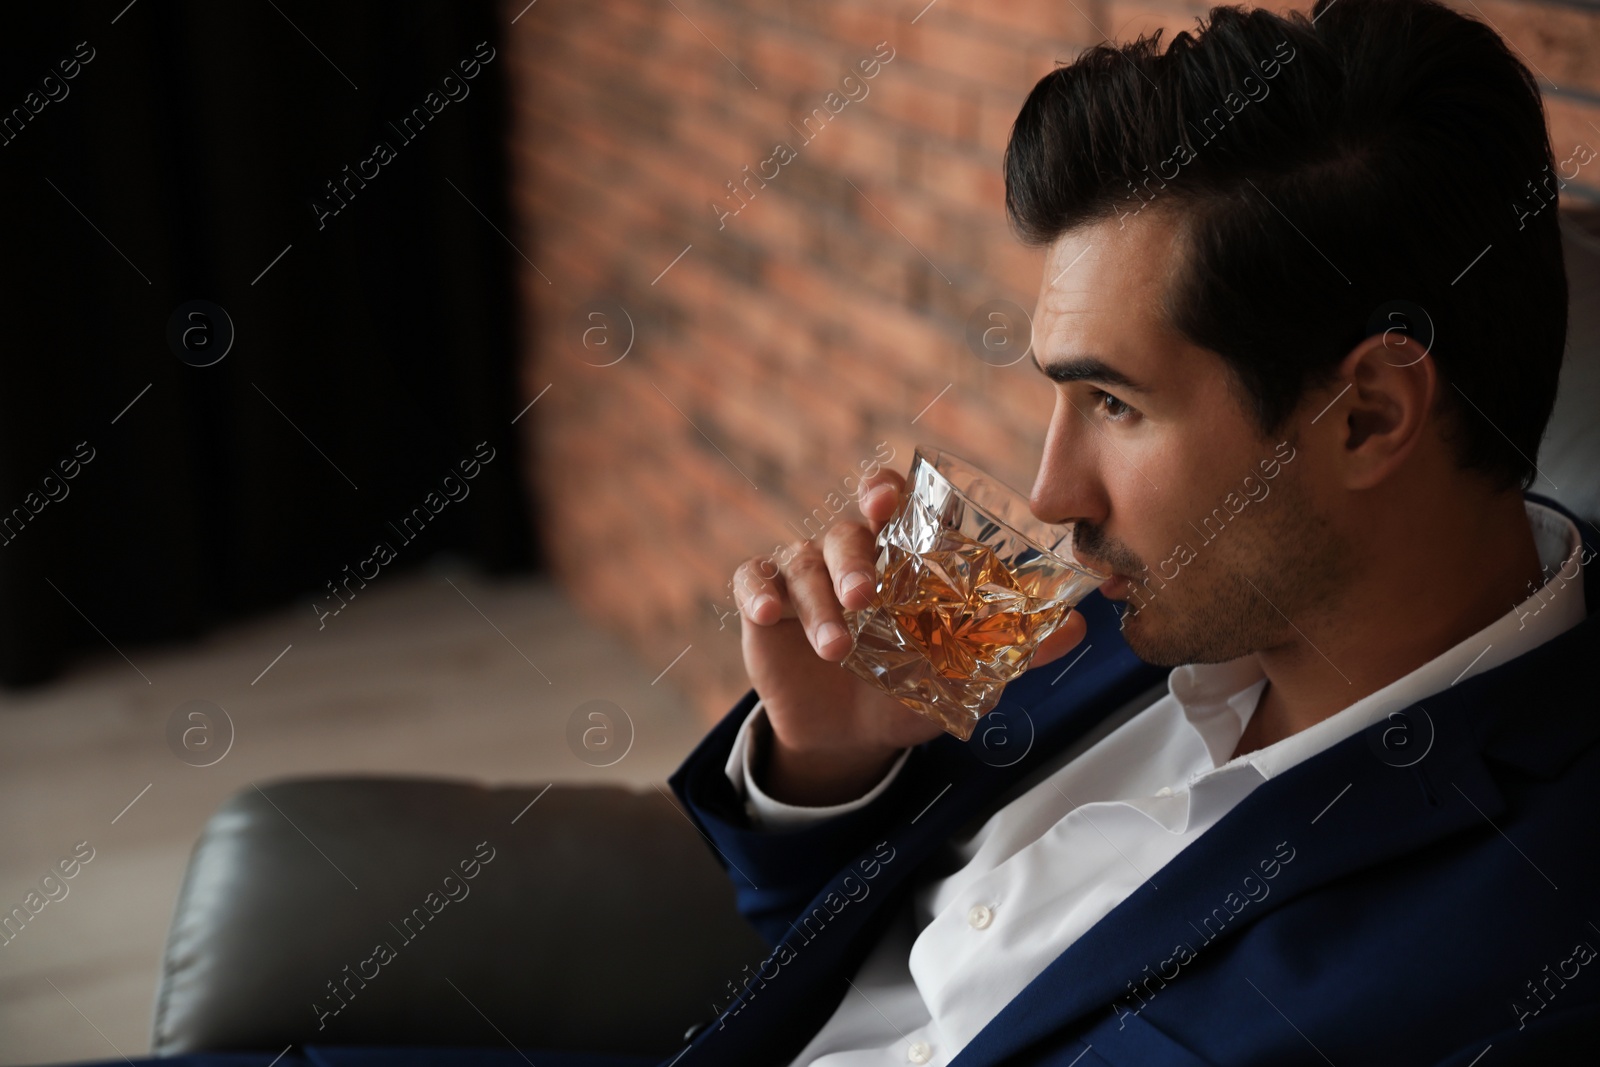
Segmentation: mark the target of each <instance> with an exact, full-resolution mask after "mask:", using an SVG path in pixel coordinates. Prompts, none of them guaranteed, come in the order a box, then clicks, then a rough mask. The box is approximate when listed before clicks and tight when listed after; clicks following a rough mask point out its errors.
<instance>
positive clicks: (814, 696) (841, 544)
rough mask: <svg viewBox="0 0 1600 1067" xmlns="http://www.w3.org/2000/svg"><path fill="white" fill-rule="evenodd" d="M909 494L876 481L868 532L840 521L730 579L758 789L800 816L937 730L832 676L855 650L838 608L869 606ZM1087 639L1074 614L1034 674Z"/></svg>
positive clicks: (1047, 643) (845, 674)
mask: <svg viewBox="0 0 1600 1067" xmlns="http://www.w3.org/2000/svg"><path fill="white" fill-rule="evenodd" d="M904 492H905V478H904V477H903V476H901V475H900V474H897V473H895V472H894V471H880V472H879V473H878V474H876V475H874V476H873V477H871V478H868V479H866V480H864V482H863V484H862V487H861V495H860V497H859V500H858V503H859V506H860V509H861V514H862V517H863V518H864V519H866V520H867V521H866V525H863V524H861V523H855V522H839V523H837V524H835V525H834V526H833V527H832V528H831V529H829V530H828V532H827V533H826V534H825V535H824V536H823V538H822V547H821V548H820V549H819V548H818V547H817V545H816V543H815V541H811V540H808V541H805V542H795V543H794V544H793V545H791V546H790V547H791V549H792V550H793V551H791V552H790V553H789V554H788V558H787V560H786V561H785V562H784V563H783V564H781V565H779V564H777V563H776V561H774V560H771V559H768V558H765V557H758V558H753V559H748V560H745V561H744V562H743V563H741V564H740V565H739V567H738V569H737V570H735V571H734V595H735V602H736V603H737V604H738V607H739V613H740V618H741V619H742V623H741V639H742V642H743V647H744V664H745V670H746V672H747V673H748V674H749V676H750V682H751V685H752V686H753V687H754V688H755V691H756V692H757V693H758V694H759V695H760V696H761V699H762V702H763V704H764V705H765V707H766V710H767V718H768V720H769V721H770V722H771V724H772V748H771V752H770V755H769V758H768V761H767V764H766V767H765V771H764V772H763V773H762V781H761V782H760V783H759V784H760V785H761V788H762V789H763V790H764V791H766V792H767V793H768V794H769V795H770V796H772V797H773V798H774V799H776V800H781V801H783V802H784V803H788V804H799V805H806V806H821V805H829V804H840V803H844V802H845V801H848V800H853V799H855V798H856V797H858V796H860V795H861V794H863V793H865V792H866V791H867V790H869V789H870V788H872V786H873V785H874V784H875V783H876V782H877V781H878V780H879V779H881V778H882V777H883V775H884V773H885V772H887V771H888V769H889V767H890V765H891V764H893V763H894V760H895V758H896V757H897V756H898V755H899V753H900V750H901V749H903V748H907V747H909V746H912V745H917V744H921V743H922V742H924V741H928V740H931V739H932V738H935V737H937V736H939V734H941V733H942V732H943V728H942V727H940V726H939V725H938V724H937V723H935V722H934V721H933V720H931V719H929V718H926V717H925V716H923V715H920V714H918V713H917V712H915V711H912V710H911V709H910V708H909V707H907V706H906V705H904V704H902V703H901V702H900V701H898V700H896V699H895V698H894V697H892V696H890V695H889V694H887V693H885V692H884V691H883V690H881V689H879V688H878V687H877V686H875V685H872V684H870V683H869V682H867V681H865V680H863V679H861V678H859V677H857V676H856V675H855V674H854V673H852V672H851V671H849V670H847V669H844V668H842V667H840V666H839V661H841V660H843V659H844V658H845V656H847V655H848V654H849V652H850V649H851V647H852V645H851V640H850V631H849V630H847V629H846V628H845V625H844V608H845V607H847V606H848V607H849V608H850V609H851V610H858V609H861V608H865V607H867V606H868V605H870V604H871V603H872V599H873V590H874V588H875V586H876V582H877V577H876V571H875V565H876V560H877V556H878V551H877V545H876V538H877V535H878V531H879V530H880V529H882V528H883V525H884V524H885V523H886V522H888V521H889V518H890V517H891V516H892V515H893V514H894V512H895V509H896V507H897V506H898V504H899V502H900V496H901V494H902V493H904ZM764 575H771V577H770V578H769V577H765V576H764ZM1084 632H1085V624H1084V621H1083V616H1082V615H1080V614H1078V613H1077V612H1076V611H1074V612H1071V613H1069V615H1068V617H1067V619H1066V621H1065V622H1063V623H1062V624H1061V626H1059V627H1058V628H1057V629H1056V630H1055V632H1054V633H1052V634H1051V635H1050V636H1049V637H1048V638H1046V639H1045V640H1044V641H1043V642H1041V643H1040V646H1039V650H1038V652H1037V653H1035V655H1034V658H1033V660H1032V661H1031V665H1035V666H1036V665H1042V664H1045V663H1048V662H1050V661H1051V660H1053V659H1056V658H1058V657H1060V656H1062V655H1063V654H1065V653H1066V652H1067V651H1068V650H1070V649H1071V648H1072V647H1073V646H1074V645H1076V644H1077V643H1078V642H1079V641H1081V640H1083V636H1084Z"/></svg>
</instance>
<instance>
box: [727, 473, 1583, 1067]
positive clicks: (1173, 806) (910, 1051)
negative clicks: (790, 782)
mask: <svg viewBox="0 0 1600 1067" xmlns="http://www.w3.org/2000/svg"><path fill="white" fill-rule="evenodd" d="M1527 512H1528V521H1529V524H1530V526H1531V527H1532V530H1533V535H1534V540H1535V542H1536V544H1537V547H1538V552H1539V561H1540V564H1541V565H1542V566H1543V567H1544V568H1545V571H1544V573H1545V574H1546V575H1548V576H1549V577H1548V579H1547V581H1546V583H1545V585H1544V586H1543V587H1542V588H1540V589H1539V590H1538V591H1537V592H1535V593H1534V594H1533V595H1531V596H1529V597H1528V598H1527V599H1526V600H1525V601H1523V602H1522V603H1521V604H1519V605H1518V606H1517V608H1516V609H1514V610H1513V611H1512V612H1510V613H1509V614H1507V615H1503V616H1501V617H1500V618H1498V619H1496V620H1495V621H1494V622H1493V623H1491V624H1489V625H1488V626H1486V627H1485V628H1483V629H1482V630H1480V631H1478V632H1477V633H1476V634H1474V635H1472V636H1471V637H1469V638H1467V639H1466V640H1464V641H1462V642H1461V643H1459V644H1457V645H1456V646H1455V647H1454V648H1451V649H1450V650H1448V651H1446V652H1443V653H1441V654H1440V655H1438V656H1436V657H1435V658H1434V659H1432V660H1429V661H1428V662H1427V663H1425V664H1423V665H1422V666H1420V667H1418V668H1417V669H1416V670H1414V671H1412V672H1411V673H1409V674H1407V675H1405V676H1404V677H1402V678H1398V679H1396V680H1395V681H1393V682H1391V683H1389V684H1388V685H1386V686H1384V687H1383V688H1382V689H1380V690H1378V691H1377V692H1375V693H1372V694H1370V695H1368V696H1365V697H1363V698H1361V699H1360V700H1357V701H1356V702H1355V703H1353V704H1351V705H1350V706H1349V707H1347V708H1345V709H1344V710H1342V711H1340V712H1338V713H1336V714H1334V715H1332V716H1329V717H1328V718H1326V719H1323V720H1322V721H1321V722H1318V723H1316V724H1315V725H1313V726H1310V727H1308V728H1306V729H1304V730H1301V731H1300V732H1299V733H1297V734H1294V735H1292V736H1290V737H1286V738H1284V739H1283V740H1281V741H1278V742H1276V743H1274V744H1271V745H1268V746H1266V747H1264V748H1261V749H1258V750H1256V751H1255V752H1249V753H1246V754H1244V755H1242V756H1239V757H1237V758H1233V757H1232V753H1233V751H1234V749H1235V748H1236V747H1237V746H1238V743H1239V739H1240V737H1241V736H1242V735H1243V733H1244V729H1245V726H1246V724H1247V723H1248V722H1249V721H1250V716H1251V715H1252V714H1254V712H1255V709H1256V702H1257V700H1258V699H1259V698H1260V696H1261V693H1262V690H1263V689H1264V688H1265V687H1266V677H1265V676H1264V675H1263V674H1262V672H1261V669H1260V666H1259V665H1258V663H1257V661H1256V659H1255V656H1254V655H1253V654H1251V655H1247V656H1243V657H1241V658H1239V659H1236V660H1231V661H1229V662H1226V663H1217V664H1193V665H1189V666H1183V667H1177V668H1175V669H1174V670H1173V671H1172V672H1171V674H1170V675H1169V676H1168V679H1167V686H1166V688H1167V692H1166V693H1165V694H1164V695H1161V696H1160V698H1159V699H1154V700H1153V702H1152V697H1153V695H1155V694H1156V693H1158V692H1159V688H1158V689H1155V690H1152V691H1151V692H1150V693H1147V694H1145V695H1144V696H1143V697H1141V698H1138V699H1137V700H1135V701H1133V702H1130V704H1129V705H1127V706H1125V707H1124V708H1123V709H1122V710H1121V711H1120V712H1118V713H1116V714H1113V715H1112V716H1110V717H1109V719H1108V721H1107V723H1105V724H1102V727H1103V729H1102V730H1101V731H1098V732H1100V733H1101V734H1102V736H1098V737H1094V736H1092V735H1091V736H1090V737H1087V738H1085V739H1084V740H1083V741H1082V742H1080V744H1079V745H1077V746H1075V749H1074V750H1069V751H1068V752H1067V753H1064V754H1062V755H1061V756H1059V757H1057V758H1056V759H1055V760H1054V761H1052V765H1051V766H1048V767H1043V768H1039V769H1037V770H1035V772H1033V774H1032V775H1030V776H1029V780H1028V781H1025V782H1022V783H1018V785H1017V786H1016V787H1013V789H1012V790H1011V791H1010V792H1009V793H1008V795H1007V797H1003V798H1001V800H1002V803H1001V806H1000V807H999V808H998V810H995V811H994V812H993V813H992V814H991V815H990V816H989V817H988V818H987V819H983V820H982V821H981V822H978V821H977V820H974V822H969V823H968V824H967V826H966V827H963V828H961V829H960V830H959V831H958V832H957V833H955V834H954V835H952V837H951V838H950V839H949V840H948V841H947V843H946V844H945V846H944V859H945V862H944V863H943V864H942V865H940V864H938V863H935V864H934V865H932V866H931V867H930V870H931V871H932V872H933V874H931V875H929V876H927V877H925V878H924V879H923V881H922V882H921V883H920V884H918V885H917V886H916V887H915V889H914V890H913V892H912V895H911V897H910V899H909V901H908V903H907V904H906V905H905V906H903V907H902V908H901V909H900V910H899V911H898V912H897V914H896V915H895V916H894V917H893V918H892V920H891V921H890V923H889V925H888V926H887V928H886V929H885V931H884V933H883V935H882V937H881V938H880V940H879V941H878V943H877V944H876V946H875V947H874V948H873V950H872V951H871V953H870V954H869V955H868V956H867V957H866V959H865V960H864V961H863V963H862V965H861V968H860V970H859V971H858V972H857V973H856V975H855V976H854V978H853V981H854V986H855V988H854V989H852V990H851V991H849V992H847V993H846V994H845V997H844V999H843V1000H842V1001H841V1002H840V1003H839V1006H838V1008H836V1009H835V1011H834V1013H833V1015H832V1016H831V1017H830V1018H829V1019H828V1021H827V1023H826V1024H824V1025H823V1027H822V1029H821V1030H819V1031H818V1032H817V1033H816V1035H815V1036H814V1037H813V1038H812V1040H811V1041H810V1043H809V1044H807V1045H806V1047H805V1048H804V1049H802V1050H801V1052H800V1054H799V1055H798V1056H797V1057H796V1058H795V1059H794V1061H793V1063H792V1064H791V1067H888V1065H890V1064H895V1065H898V1064H905V1063H923V1064H944V1063H948V1062H949V1061H950V1060H951V1059H953V1058H954V1057H955V1056H956V1054H957V1053H958V1052H960V1051H961V1049H962V1048H963V1047H964V1046H965V1045H966V1044H967V1043H968V1042H969V1041H971V1040H972V1039H973V1037H975V1036H976V1035H977V1034H978V1032H979V1031H980V1030H982V1029H983V1028H984V1027H985V1026H986V1025H987V1024H988V1023H989V1021H990V1020H991V1019H993V1018H994V1017H995V1016H996V1015H997V1014H999V1012H1000V1010H1001V1008H1003V1007H1004V1006H1005V1005H1006V1004H1007V1003H1008V1002H1009V1001H1011V1000H1012V999H1013V998H1014V997H1016V996H1017V995H1018V994H1019V993H1021V992H1022V990H1023V988H1024V987H1026V986H1027V985H1028V984H1029V983H1030V982H1032V981H1033V979H1034V978H1035V977H1037V976H1038V975H1039V974H1040V972H1042V971H1043V970H1044V969H1045V967H1047V966H1048V965H1049V964H1050V962H1051V961H1052V960H1054V959H1055V958H1056V957H1057V956H1059V955H1060V954H1061V953H1062V952H1064V951H1066V949H1067V948H1068V947H1069V946H1070V945H1071V944H1072V943H1073V942H1074V941H1075V940H1077V938H1078V937H1080V936H1081V935H1082V934H1083V933H1084V932H1085V931H1087V930H1088V929H1089V928H1090V927H1091V926H1093V925H1094V924H1095V923H1097V922H1098V921H1099V920H1100V919H1101V918H1102V917H1103V916H1104V915H1105V914H1106V913H1107V912H1109V911H1110V910H1111V909H1112V908H1114V907H1116V905H1117V904H1119V903H1121V902H1122V900H1123V899H1124V898H1126V897H1127V896H1128V895H1129V894H1131V893H1132V892H1133V891H1134V890H1135V889H1136V888H1138V886H1139V885H1140V883H1142V882H1144V881H1145V880H1146V879H1147V878H1149V877H1150V876H1151V875H1157V878H1156V882H1157V884H1159V882H1160V879H1159V874H1158V872H1159V871H1160V870H1161V868H1162V866H1163V865H1164V864H1166V863H1167V861H1169V860H1170V859H1172V857H1173V856H1175V855H1177V854H1178V852H1180V851H1182V849H1183V848H1184V847H1185V846H1187V845H1188V844H1189V843H1190V842H1192V841H1193V840H1194V839H1195V838H1197V837H1199V836H1200V835H1201V834H1203V833H1204V832H1205V831H1206V830H1207V829H1209V828H1210V827H1211V826H1213V825H1214V824H1215V823H1216V822H1217V821H1218V820H1219V819H1221V818H1222V817H1223V816H1224V815H1226V814H1227V813H1228V811H1229V810H1230V809H1232V807H1233V806H1234V805H1235V804H1237V803H1238V802H1239V801H1240V800H1242V799H1244V797H1245V796H1247V795H1248V794H1249V793H1250V792H1251V791H1252V790H1253V789H1255V787H1256V786H1258V785H1260V784H1261V783H1262V782H1264V781H1266V780H1267V779H1269V778H1272V777H1274V776H1275V775H1279V774H1282V773H1283V772H1284V771H1285V770H1287V769H1289V768H1290V767H1293V766H1294V765H1295V764H1297V763H1299V762H1301V761H1302V760H1305V759H1307V758H1309V757H1311V756H1313V755H1315V754H1316V753H1318V752H1321V751H1322V750H1324V749H1326V748H1328V747H1329V746H1331V745H1333V744H1335V743H1336V742H1338V741H1340V740H1342V739H1344V738H1346V737H1348V736H1350V735H1351V734H1354V733H1356V732H1358V731H1360V730H1362V729H1364V728H1365V727H1367V726H1369V725H1371V724H1372V723H1375V722H1377V721H1379V720H1380V719H1382V718H1384V717H1385V716H1387V715H1388V714H1390V713H1391V712H1394V711H1398V710H1400V709H1402V708H1405V707H1408V706H1410V705H1411V704H1413V703H1415V702H1416V701H1417V700H1419V699H1421V698H1423V697H1426V696H1428V695H1429V694H1432V693H1436V692H1439V691H1441V690H1443V689H1446V688H1448V687H1450V686H1451V685H1454V684H1456V683H1457V682H1459V681H1462V680H1463V679H1465V678H1468V677H1471V676H1472V675H1474V674H1478V673H1481V672H1483V671H1486V670H1488V669H1490V668H1491V667H1495V666H1498V665H1499V664H1501V663H1504V662H1506V661H1507V660H1510V659H1512V658H1514V657H1516V656H1518V655H1521V654H1522V653H1524V652H1527V651H1528V650H1530V649H1532V648H1534V647H1535V646H1537V645H1539V644H1541V643H1542V642H1544V641H1548V640H1549V639H1551V638H1553V637H1555V636H1556V635H1557V634H1560V633H1562V632H1563V631H1565V630H1567V629H1568V628H1570V627H1572V626H1574V625H1576V624H1577V623H1579V622H1581V621H1582V620H1583V619H1584V617H1585V615H1586V610H1585V605H1584V597H1583V585H1582V578H1581V575H1580V574H1579V571H1580V569H1581V564H1582V563H1585V562H1587V561H1588V560H1587V557H1586V556H1584V555H1583V554H1582V546H1581V542H1580V540H1579V534H1578V529H1577V527H1576V526H1575V525H1574V524H1573V523H1572V522H1571V521H1570V520H1568V519H1567V518H1566V517H1565V516H1563V515H1562V514H1560V513H1559V512H1557V511H1555V510H1553V509H1551V508H1547V507H1544V506H1543V505H1540V504H1535V503H1532V502H1528V503H1527ZM1332 671H1333V669H1332V668H1331V667H1330V676H1332ZM1105 727H1109V729H1104V728H1105ZM752 729H763V730H766V729H770V727H769V726H768V724H767V723H766V715H765V711H764V708H763V706H762V705H761V704H760V703H757V705H756V706H755V708H754V709H753V710H752V711H751V713H750V715H749V716H748V717H747V718H746V719H745V721H744V723H743V724H741V726H740V729H739V731H738V733H737V735H736V736H735V739H734V743H733V750H732V752H731V753H730V755H729V758H728V762H727V774H728V778H729V781H731V782H732V783H733V785H734V787H735V789H737V790H738V791H739V792H740V793H741V795H742V796H744V798H745V805H746V810H747V811H748V812H749V813H750V816H751V819H752V820H753V821H754V822H755V824H756V825H758V826H766V827H782V826H792V825H796V824H800V823H805V822H811V821H815V820H819V819H826V818H829V817H832V816H834V815H838V814H842V813H844V812H846V811H851V810H854V809H855V808H857V807H860V806H862V805H864V804H866V803H868V802H870V801H871V800H872V799H873V798H874V797H876V796H878V795H879V794H880V793H882V792H883V790H885V789H886V788H888V785H889V783H890V782H891V781H892V780H893V779H894V777H895V776H896V775H898V774H899V772H900V768H901V767H902V766H903V765H904V763H905V759H906V757H907V756H908V755H909V753H910V751H911V750H910V749H907V750H906V751H905V752H903V753H902V754H901V756H900V759H899V760H897V761H896V762H895V764H894V765H893V766H892V767H891V768H890V770H889V771H888V773H887V774H886V775H885V776H884V778H883V780H882V781H880V782H879V783H878V784H877V786H875V787H874V788H873V789H872V791H871V792H869V793H867V794H866V795H865V796H862V797H859V798H857V799H856V800H853V801H850V802H848V803H844V804H837V805H832V806H829V807H801V806H796V805H791V804H784V803H782V802H780V801H777V800H774V799H773V798H771V797H769V796H767V795H766V794H765V793H763V792H762V791H761V790H760V789H759V788H758V787H757V786H756V784H755V782H754V780H753V778H752V777H751V774H750V751H751V748H752V745H751V742H750V731H751V730H752ZM1130 977H1134V975H1133V974H1132V973H1130Z"/></svg>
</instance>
